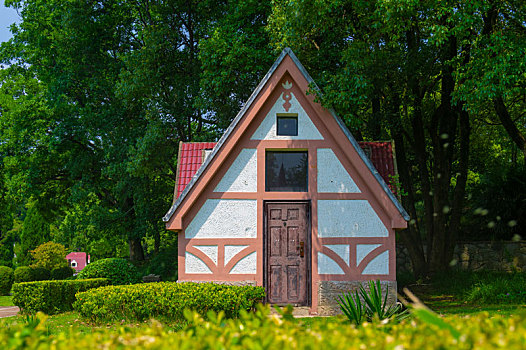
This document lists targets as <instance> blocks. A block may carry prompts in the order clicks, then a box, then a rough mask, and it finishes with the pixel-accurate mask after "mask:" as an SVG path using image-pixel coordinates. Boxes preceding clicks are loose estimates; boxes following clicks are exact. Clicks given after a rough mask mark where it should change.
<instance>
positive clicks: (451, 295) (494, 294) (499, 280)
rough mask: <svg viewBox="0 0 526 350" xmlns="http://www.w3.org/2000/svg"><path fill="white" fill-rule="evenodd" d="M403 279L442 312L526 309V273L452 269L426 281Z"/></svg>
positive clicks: (492, 312) (504, 312) (500, 312)
mask: <svg viewBox="0 0 526 350" xmlns="http://www.w3.org/2000/svg"><path fill="white" fill-rule="evenodd" d="M400 280H402V281H403V283H404V284H405V285H406V286H407V287H408V288H409V289H410V290H411V291H413V292H414V293H415V294H416V295H417V296H418V297H419V298H420V299H421V300H422V301H423V302H424V303H425V304H427V305H428V306H429V307H430V308H431V309H432V310H435V311H436V312H438V313H440V314H443V315H468V314H476V313H479V312H483V311H487V312H488V313H489V314H490V315H504V316H509V315H513V314H517V313H521V312H524V311H525V310H526V293H525V291H524V286H525V285H526V273H518V272H516V273H506V272H494V271H480V272H465V271H450V272H448V273H447V274H438V275H436V276H434V277H433V278H431V279H430V280H427V281H425V282H424V281H416V282H415V281H413V283H410V282H408V281H409V280H408V278H407V276H404V278H401V279H400ZM404 284H402V286H403V285H404Z"/></svg>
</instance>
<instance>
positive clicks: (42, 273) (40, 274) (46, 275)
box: [31, 267, 51, 281]
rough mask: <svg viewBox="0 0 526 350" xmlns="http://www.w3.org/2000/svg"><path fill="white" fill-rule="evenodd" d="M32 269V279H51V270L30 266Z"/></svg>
mask: <svg viewBox="0 0 526 350" xmlns="http://www.w3.org/2000/svg"><path fill="white" fill-rule="evenodd" d="M31 269H33V281H48V280H50V279H51V271H49V270H48V269H46V268H45V267H31Z"/></svg>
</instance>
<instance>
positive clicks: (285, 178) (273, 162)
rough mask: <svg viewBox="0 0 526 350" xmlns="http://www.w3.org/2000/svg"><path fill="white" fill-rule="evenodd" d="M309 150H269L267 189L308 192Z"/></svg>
mask: <svg viewBox="0 0 526 350" xmlns="http://www.w3.org/2000/svg"><path fill="white" fill-rule="evenodd" d="M307 164H308V153H307V151H289V150H286V151H267V152H266V155H265V191H267V192H307V191H308V183H309V182H308V166H307Z"/></svg>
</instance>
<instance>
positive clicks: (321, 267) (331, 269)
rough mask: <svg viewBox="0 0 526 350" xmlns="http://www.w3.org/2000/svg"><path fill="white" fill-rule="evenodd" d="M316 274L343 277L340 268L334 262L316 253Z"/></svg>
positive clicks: (320, 253)
mask: <svg viewBox="0 0 526 350" xmlns="http://www.w3.org/2000/svg"><path fill="white" fill-rule="evenodd" d="M318 274H320V275H327V274H328V275H344V274H345V272H343V270H342V268H341V267H340V266H339V265H338V264H337V263H336V261H334V260H332V259H331V258H329V257H328V256H327V255H325V254H323V253H322V252H318Z"/></svg>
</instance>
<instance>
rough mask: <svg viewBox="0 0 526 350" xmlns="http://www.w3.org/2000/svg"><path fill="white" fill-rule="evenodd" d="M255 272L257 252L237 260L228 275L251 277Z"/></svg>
mask: <svg viewBox="0 0 526 350" xmlns="http://www.w3.org/2000/svg"><path fill="white" fill-rule="evenodd" d="M256 271H257V252H253V253H250V254H248V255H247V256H245V257H244V258H243V259H241V260H239V261H238V262H237V264H235V265H234V267H232V270H230V273H231V274H233V275H239V274H249V275H253V274H255V273H256Z"/></svg>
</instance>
